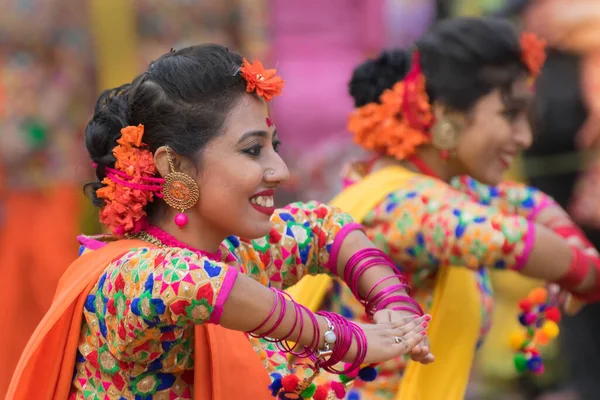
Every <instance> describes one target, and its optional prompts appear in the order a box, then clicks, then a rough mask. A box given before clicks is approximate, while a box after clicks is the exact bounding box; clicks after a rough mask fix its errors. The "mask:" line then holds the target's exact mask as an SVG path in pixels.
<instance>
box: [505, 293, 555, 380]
mask: <svg viewBox="0 0 600 400" xmlns="http://www.w3.org/2000/svg"><path fill="white" fill-rule="evenodd" d="M559 303H560V300H559V291H558V290H555V289H554V288H553V287H552V288H551V289H550V290H548V289H545V288H535V289H533V290H532V291H531V292H529V295H528V296H527V298H525V299H523V300H521V301H520V302H519V308H520V309H521V313H520V314H519V323H520V324H521V326H522V328H521V329H520V330H518V331H515V332H513V333H512V334H511V335H510V346H511V347H512V349H513V350H514V351H515V356H514V363H515V368H516V369H517V371H518V372H519V373H522V372H531V373H533V374H535V375H541V374H543V373H544V361H543V359H542V355H541V352H540V346H546V345H548V343H549V342H550V341H551V340H552V339H554V338H556V337H557V336H558V333H559V328H558V322H559V321H560V318H561V312H560V310H559V308H558V305H559Z"/></svg>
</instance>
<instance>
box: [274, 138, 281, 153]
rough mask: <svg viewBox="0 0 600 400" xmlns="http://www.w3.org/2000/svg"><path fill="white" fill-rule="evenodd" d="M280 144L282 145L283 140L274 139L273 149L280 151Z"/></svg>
mask: <svg viewBox="0 0 600 400" xmlns="http://www.w3.org/2000/svg"><path fill="white" fill-rule="evenodd" d="M279 146H281V142H280V141H279V140H274V141H273V150H275V153H278V152H279Z"/></svg>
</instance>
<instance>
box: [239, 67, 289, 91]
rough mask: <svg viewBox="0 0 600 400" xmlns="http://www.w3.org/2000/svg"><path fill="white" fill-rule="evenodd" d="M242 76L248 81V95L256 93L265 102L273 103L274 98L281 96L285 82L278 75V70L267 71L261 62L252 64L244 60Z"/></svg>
mask: <svg viewBox="0 0 600 400" xmlns="http://www.w3.org/2000/svg"><path fill="white" fill-rule="evenodd" d="M240 74H241V76H242V77H243V78H244V80H245V81H246V91H247V92H248V93H252V92H256V94H257V95H259V96H260V97H262V98H263V99H265V101H271V100H272V99H273V97H275V96H279V95H280V94H281V91H282V89H283V86H284V80H283V79H281V77H279V76H278V75H277V71H276V70H274V69H265V67H263V65H262V63H261V62H260V61H254V62H253V63H252V64H251V63H249V62H248V60H246V59H245V58H244V61H243V63H242V66H241V67H240Z"/></svg>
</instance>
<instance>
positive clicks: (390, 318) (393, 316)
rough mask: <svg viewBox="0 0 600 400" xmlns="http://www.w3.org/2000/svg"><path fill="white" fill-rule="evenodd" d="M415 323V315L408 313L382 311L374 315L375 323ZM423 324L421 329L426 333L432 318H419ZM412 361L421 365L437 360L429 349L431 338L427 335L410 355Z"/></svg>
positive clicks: (426, 316)
mask: <svg viewBox="0 0 600 400" xmlns="http://www.w3.org/2000/svg"><path fill="white" fill-rule="evenodd" d="M411 319H412V320H413V321H415V314H413V313H410V312H407V311H394V310H381V311H378V312H376V313H375V315H373V321H374V322H375V323H378V324H379V323H398V322H402V321H410V320H411ZM419 320H420V321H422V322H421V325H420V326H421V328H422V329H423V331H426V329H427V327H428V326H429V321H431V316H429V315H424V316H423V317H421V318H419ZM409 355H410V358H411V360H413V361H417V362H420V363H421V364H430V363H432V362H433V361H434V360H435V357H434V356H433V354H431V350H430V347H429V337H428V336H427V335H425V338H424V339H423V341H422V342H421V343H419V344H417V345H416V346H415V347H413V349H412V350H411V351H410V353H409Z"/></svg>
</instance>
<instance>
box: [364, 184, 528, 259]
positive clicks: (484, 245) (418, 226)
mask: <svg viewBox="0 0 600 400" xmlns="http://www.w3.org/2000/svg"><path fill="white" fill-rule="evenodd" d="M364 225H365V228H366V229H367V234H368V235H369V237H370V238H371V240H373V241H374V242H375V244H376V245H377V246H378V247H379V248H381V249H383V250H384V251H386V252H387V253H388V254H390V256H391V257H393V258H394V259H395V261H396V262H397V263H398V264H399V265H401V266H403V267H404V268H407V269H409V270H412V271H416V270H418V269H426V270H431V269H435V268H437V267H439V266H445V265H460V266H465V267H467V268H471V269H474V270H475V269H479V268H480V267H490V268H511V269H518V268H520V266H521V265H523V263H524V262H525V261H526V258H527V256H528V253H529V251H530V248H531V245H532V242H533V241H532V239H533V229H532V226H533V225H532V224H531V223H529V222H528V221H527V220H526V219H525V218H523V217H521V216H518V215H513V216H509V215H504V214H502V213H500V212H499V210H498V209H497V208H495V207H490V206H484V205H482V204H479V203H477V202H475V201H473V200H471V199H470V198H469V197H468V196H466V195H465V194H463V193H461V192H458V191H456V190H454V189H453V188H451V187H450V186H448V185H447V184H445V183H443V182H440V181H438V180H435V179H431V178H428V177H425V176H420V175H419V176H415V177H414V178H412V179H411V181H410V182H409V183H407V185H406V189H403V190H399V191H397V192H395V193H392V194H391V195H389V196H388V197H387V198H386V199H385V200H384V201H383V202H382V203H381V204H380V205H378V206H377V207H376V208H375V209H374V210H373V211H372V212H371V213H370V214H369V215H368V216H367V218H366V219H365V221H364Z"/></svg>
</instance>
